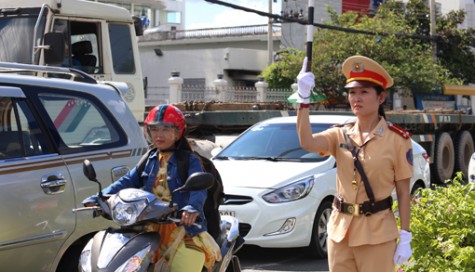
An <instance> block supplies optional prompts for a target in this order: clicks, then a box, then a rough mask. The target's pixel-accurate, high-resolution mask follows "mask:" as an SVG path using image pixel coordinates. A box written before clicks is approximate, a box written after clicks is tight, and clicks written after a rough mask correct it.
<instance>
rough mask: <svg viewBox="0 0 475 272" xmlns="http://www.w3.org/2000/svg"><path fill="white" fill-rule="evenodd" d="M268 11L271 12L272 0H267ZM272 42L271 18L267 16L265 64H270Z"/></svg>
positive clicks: (272, 49)
mask: <svg viewBox="0 0 475 272" xmlns="http://www.w3.org/2000/svg"><path fill="white" fill-rule="evenodd" d="M269 13H270V14H272V0H269ZM273 43H274V42H273V41H272V18H271V17H269V21H268V23H267V53H268V55H267V64H268V65H271V64H272V53H273V51H274V44H273Z"/></svg>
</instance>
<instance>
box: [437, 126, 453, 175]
mask: <svg viewBox="0 0 475 272" xmlns="http://www.w3.org/2000/svg"><path fill="white" fill-rule="evenodd" d="M454 161H455V150H454V143H453V142H452V138H451V137H450V134H448V133H447V132H442V133H440V134H439V135H438V136H437V137H436V141H435V147H434V162H433V163H432V165H431V175H432V174H433V177H434V182H435V183H438V184H442V183H444V181H445V180H446V179H450V178H452V174H453V172H454V165H455V162H454Z"/></svg>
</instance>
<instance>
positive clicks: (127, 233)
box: [73, 160, 244, 272]
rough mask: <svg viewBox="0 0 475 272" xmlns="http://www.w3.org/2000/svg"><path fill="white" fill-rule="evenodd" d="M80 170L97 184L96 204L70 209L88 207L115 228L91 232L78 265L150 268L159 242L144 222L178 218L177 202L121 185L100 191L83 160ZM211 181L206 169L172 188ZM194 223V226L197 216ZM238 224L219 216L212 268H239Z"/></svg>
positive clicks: (94, 269)
mask: <svg viewBox="0 0 475 272" xmlns="http://www.w3.org/2000/svg"><path fill="white" fill-rule="evenodd" d="M83 172H84V175H85V176H86V177H87V178H88V179H89V180H91V181H93V182H96V183H97V184H98V186H99V193H98V203H97V204H98V205H96V206H93V207H83V208H77V209H74V210H73V212H80V211H91V210H92V211H93V217H98V216H102V217H103V218H106V219H108V220H112V221H114V222H115V223H116V224H118V225H119V228H114V227H109V228H107V229H105V230H102V231H99V232H97V233H96V234H95V235H94V237H93V238H91V239H90V240H89V242H88V243H87V244H86V246H85V247H84V249H83V250H82V252H81V256H80V261H79V267H78V269H79V271H82V272H106V271H107V272H109V271H114V272H120V271H153V269H154V264H152V263H151V260H152V257H153V256H154V253H155V252H156V250H157V249H158V246H159V244H160V235H159V234H158V233H157V232H149V231H146V226H147V225H148V224H149V223H158V224H160V223H170V222H180V219H179V218H177V217H178V215H179V211H178V207H177V204H175V203H173V202H169V203H168V202H164V201H160V200H159V199H157V198H156V196H155V195H154V194H152V193H150V192H146V191H144V190H141V189H135V188H128V189H123V190H121V191H119V192H118V193H117V194H114V195H103V194H102V185H101V183H100V182H99V181H98V180H97V178H96V173H95V170H94V167H93V166H92V164H91V163H90V162H89V161H88V160H84V163H83ZM214 182H215V180H214V177H213V175H211V174H209V173H194V174H192V175H190V177H189V178H188V179H187V180H186V182H185V184H184V185H183V186H182V187H180V188H177V189H176V190H174V191H173V193H175V192H179V191H195V190H205V189H208V188H210V187H211V186H212V185H213V183H214ZM194 224H196V225H197V226H199V222H198V223H196V222H195V223H194ZM238 225H239V222H238V220H237V219H236V218H234V217H231V216H223V217H222V220H221V225H220V227H221V232H220V235H219V237H218V238H217V239H216V240H217V241H216V242H217V244H218V245H219V246H220V249H221V256H222V259H221V261H219V262H216V263H215V265H214V266H213V269H212V271H213V272H225V271H233V272H240V271H241V266H240V263H239V258H238V257H237V256H236V255H235V253H236V252H237V251H238V250H239V249H240V248H241V247H242V244H243V242H244V239H243V238H242V237H241V236H239V230H238Z"/></svg>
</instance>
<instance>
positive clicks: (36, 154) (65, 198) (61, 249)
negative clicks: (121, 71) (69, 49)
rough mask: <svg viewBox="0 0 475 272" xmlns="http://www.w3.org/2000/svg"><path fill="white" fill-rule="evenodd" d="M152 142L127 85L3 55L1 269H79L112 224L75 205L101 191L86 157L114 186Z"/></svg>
mask: <svg viewBox="0 0 475 272" xmlns="http://www.w3.org/2000/svg"><path fill="white" fill-rule="evenodd" d="M38 75H43V76H38ZM52 77H56V78H52ZM61 77H64V78H70V79H63V78H61ZM80 81H82V82H80ZM146 150H147V144H146V141H145V139H144V137H143V134H142V130H141V129H140V127H139V125H138V122H137V120H136V119H135V118H134V116H133V115H132V113H131V112H130V110H129V108H128V107H127V105H126V103H125V102H124V101H123V99H122V98H121V94H120V88H117V87H114V86H113V85H106V84H99V83H97V82H96V81H95V80H94V79H93V78H91V77H89V76H88V75H86V74H84V73H82V72H80V71H75V70H72V69H67V68H51V67H42V66H34V65H23V64H11V63H0V215H1V223H0V264H1V269H0V270H2V271H76V270H77V267H78V258H79V254H80V252H81V249H82V247H83V246H84V245H85V243H86V242H87V241H88V240H89V238H91V236H92V235H93V234H94V233H95V232H96V231H97V230H100V229H103V228H105V227H107V226H108V224H110V223H109V221H105V220H104V221H101V220H100V219H93V218H92V214H91V213H87V212H82V213H73V212H72V209H73V208H76V207H81V201H82V200H83V199H84V198H86V197H87V196H90V195H92V194H94V193H97V191H98V186H97V184H95V183H92V182H90V181H88V180H87V179H86V178H85V177H84V175H83V171H82V162H83V160H84V159H86V158H87V159H89V160H90V161H93V163H94V166H95V168H96V171H97V176H98V179H99V180H100V181H101V182H102V184H103V186H107V185H109V184H110V183H111V182H113V181H114V180H116V179H118V178H119V177H121V176H122V175H123V174H125V173H126V172H127V171H128V170H129V169H130V168H132V167H133V166H134V165H135V164H136V163H137V161H138V160H139V159H140V157H141V156H142V154H144V153H145V152H146Z"/></svg>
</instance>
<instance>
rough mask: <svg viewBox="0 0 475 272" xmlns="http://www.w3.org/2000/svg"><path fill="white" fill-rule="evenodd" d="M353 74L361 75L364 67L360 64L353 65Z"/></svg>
mask: <svg viewBox="0 0 475 272" xmlns="http://www.w3.org/2000/svg"><path fill="white" fill-rule="evenodd" d="M352 71H353V72H355V73H361V72H363V71H364V65H363V63H361V62H357V63H353V69H352Z"/></svg>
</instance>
